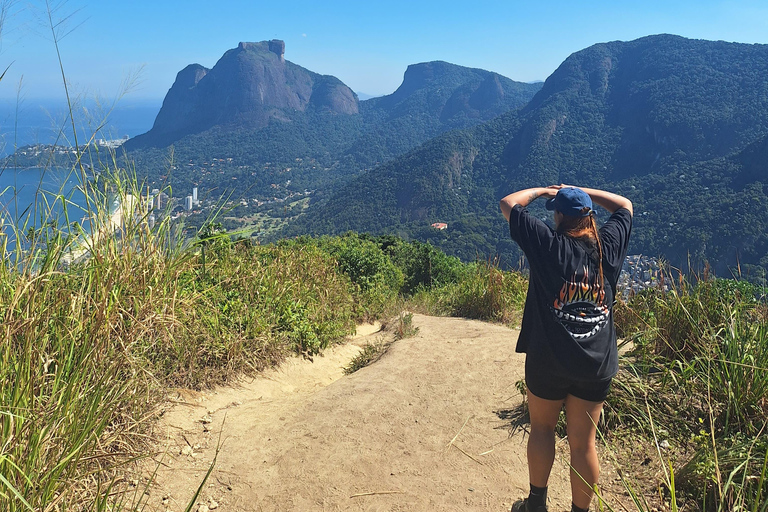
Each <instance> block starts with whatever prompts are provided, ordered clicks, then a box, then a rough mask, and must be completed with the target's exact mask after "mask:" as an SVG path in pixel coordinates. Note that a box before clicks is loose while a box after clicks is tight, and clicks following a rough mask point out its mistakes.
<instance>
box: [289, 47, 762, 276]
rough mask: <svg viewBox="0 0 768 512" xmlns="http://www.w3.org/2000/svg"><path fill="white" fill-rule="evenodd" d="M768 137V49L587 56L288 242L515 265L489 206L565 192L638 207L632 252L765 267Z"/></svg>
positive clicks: (354, 189)
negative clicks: (553, 190) (511, 196)
mask: <svg viewBox="0 0 768 512" xmlns="http://www.w3.org/2000/svg"><path fill="white" fill-rule="evenodd" d="M767 134H768V46H767V45H746V44H736V43H725V42H712V41H701V40H690V39H685V38H682V37H678V36H672V35H658V36H649V37H645V38H642V39H638V40H635V41H630V42H611V43H604V44H597V45H594V46H592V47H589V48H587V49H585V50H582V51H580V52H577V53H575V54H573V55H571V56H570V57H569V58H568V59H566V60H565V61H564V62H563V64H562V65H561V66H560V67H559V68H558V69H557V70H556V71H555V72H554V73H553V74H552V75H551V76H550V77H549V78H548V79H547V81H546V82H545V84H544V86H543V87H542V89H541V90H540V91H539V92H538V93H537V94H536V96H535V97H534V98H533V99H532V100H531V101H530V103H528V104H527V105H526V106H525V107H524V108H522V109H520V110H518V111H512V112H509V113H507V114H505V115H503V116H501V117H499V118H497V119H495V120H493V121H491V122H489V123H487V124H484V125H481V126H478V127H475V128H471V129H468V130H464V131H460V132H453V133H450V134H446V135H444V136H441V137H439V138H437V139H435V140H432V141H430V142H428V143H426V144H424V145H423V146H422V147H420V148H418V149H417V150H415V151H413V152H411V153H409V154H408V155H405V156H403V157H401V158H399V159H397V160H395V161H393V162H391V163H389V164H387V165H384V166H381V167H380V168H377V169H374V170H373V171H371V172H368V173H367V174H365V175H363V176H360V177H358V178H357V179H356V180H354V181H353V182H352V183H350V184H349V185H348V186H346V187H345V188H344V189H342V190H340V191H339V192H338V193H337V194H336V195H335V196H334V197H333V198H331V199H330V200H328V201H327V202H324V203H321V202H318V203H317V204H315V205H313V207H312V209H311V210H310V212H309V213H308V215H306V216H305V217H304V218H303V219H300V222H299V223H298V224H296V225H295V226H293V228H292V229H293V231H291V233H300V232H313V233H326V232H340V231H344V230H347V229H354V230H359V231H372V232H376V233H379V232H397V233H400V234H403V235H406V236H413V237H418V238H421V239H427V240H432V241H433V242H435V243H436V244H438V245H440V246H441V247H443V248H444V249H446V250H448V251H449V252H452V253H454V254H457V255H460V256H462V257H464V258H470V259H471V258H474V257H475V256H476V255H477V254H479V255H484V256H488V255H492V254H496V253H500V254H501V255H502V256H503V257H504V258H505V259H506V261H507V262H508V263H514V262H515V261H516V258H517V253H516V252H515V250H514V248H513V247H512V244H510V242H509V241H508V235H507V230H506V226H505V224H504V221H503V218H502V217H501V215H500V214H499V213H498V206H497V202H498V199H499V198H500V197H502V196H503V195H505V194H506V193H509V192H511V191H513V190H517V189H520V188H524V187H528V186H535V185H547V184H552V183H571V184H579V185H583V186H592V187H608V188H610V189H611V190H615V191H617V192H619V193H622V194H625V195H627V196H628V197H630V198H631V199H632V200H633V201H634V202H635V211H636V216H635V229H634V235H633V239H632V245H631V248H630V251H631V252H634V253H646V254H651V255H664V256H666V257H667V258H668V259H669V260H670V261H671V262H672V263H673V264H675V265H686V264H687V261H688V260H689V259H692V260H693V261H696V262H699V261H702V260H703V259H704V258H706V259H708V260H709V261H710V262H712V263H714V264H716V266H717V267H718V269H719V270H720V271H721V272H723V271H725V269H726V266H727V265H733V264H735V263H737V261H738V262H740V263H741V264H742V267H743V268H745V264H746V268H749V267H748V265H761V266H763V267H768V257H767V256H766V253H768V235H766V226H768V198H767V197H766V191H768V188H766V185H768V183H767V182H768V164H766V161H767V160H766V157H768V154H767V153H768V149H767V148H768V142H767V139H766V135H767ZM539 208H540V207H538V206H534V207H533V209H534V211H536V212H537V213H539V214H540V215H541V216H542V217H544V216H545V213H544V211H543V209H539ZM433 222H447V223H448V224H449V228H448V230H445V231H440V232H438V231H435V230H433V229H432V228H430V227H429V226H430V224H432V223H433Z"/></svg>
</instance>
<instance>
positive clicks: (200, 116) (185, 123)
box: [129, 40, 358, 148]
mask: <svg viewBox="0 0 768 512" xmlns="http://www.w3.org/2000/svg"><path fill="white" fill-rule="evenodd" d="M284 52H285V43H284V42H283V41H279V40H272V41H262V42H258V43H240V44H239V45H238V46H237V48H234V49H232V50H229V51H227V52H226V53H225V54H224V55H223V56H222V57H221V59H219V61H218V62H217V63H216V65H215V66H214V67H213V68H212V69H207V68H205V67H203V66H200V65H199V64H192V65H190V66H187V67H186V68H184V69H183V70H182V71H180V72H179V74H178V75H177V76H176V81H175V82H174V84H173V86H172V87H171V89H170V90H169V91H168V94H167V95H166V97H165V100H164V101H163V106H162V108H161V110H160V112H159V113H158V115H157V118H156V120H155V124H154V125H153V127H152V129H151V130H150V131H149V132H147V133H146V134H144V135H141V136H139V137H136V138H135V139H134V140H133V141H131V144H130V145H129V146H133V147H134V148H137V147H143V146H163V145H167V144H170V143H172V142H173V141H175V140H177V139H179V138H181V137H183V136H185V135H189V134H193V133H199V132H202V131H205V130H207V129H209V128H211V127H213V126H222V127H225V128H226V127H235V128H239V127H243V126H248V127H259V126H266V125H267V124H268V123H269V121H270V119H281V120H288V119H290V116H291V114H292V113H294V112H305V111H308V110H317V111H322V112H328V113H333V114H342V115H350V114H356V113H357V112H358V100H357V95H355V93H354V92H352V90H351V89H350V88H349V87H347V86H346V85H344V84H343V83H342V82H341V81H340V80H338V79H337V78H335V77H332V76H323V75H318V74H317V73H313V72H311V71H309V70H307V69H304V68H302V67H301V66H297V65H296V64H293V63H291V62H289V61H286V60H285V58H284Z"/></svg>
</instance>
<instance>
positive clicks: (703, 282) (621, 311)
mask: <svg viewBox="0 0 768 512" xmlns="http://www.w3.org/2000/svg"><path fill="white" fill-rule="evenodd" d="M667 281H669V276H667ZM674 282H675V284H676V285H675V286H674V287H673V288H672V289H671V290H670V291H668V292H662V291H660V290H657V289H653V290H646V291H644V292H642V293H640V294H638V295H636V296H635V297H632V298H631V299H630V300H629V301H628V302H627V303H620V304H618V305H617V308H616V310H615V311H616V322H617V328H618V329H619V331H620V332H621V333H622V334H623V335H624V336H626V337H627V338H628V339H629V340H631V341H632V342H633V344H634V349H633V351H632V352H630V353H629V355H628V356H627V358H626V359H625V364H624V370H623V372H622V374H620V376H619V378H618V379H617V386H616V388H615V390H614V393H613V394H612V397H611V398H610V400H609V407H608V412H609V414H608V417H609V418H612V420H613V421H614V423H622V422H630V423H632V424H634V426H637V427H640V428H641V430H644V431H646V432H648V431H650V423H651V421H655V422H656V423H657V425H660V426H661V427H660V428H664V429H665V430H666V431H667V432H668V433H669V435H670V436H671V437H673V438H675V440H676V442H677V443H678V444H681V445H684V446H687V447H688V448H689V450H691V451H692V452H693V456H691V457H687V458H685V459H683V460H681V461H680V463H679V467H678V468H677V470H676V474H677V480H676V482H677V486H678V488H679V489H678V490H681V491H684V492H686V493H688V496H689V497H692V499H694V500H695V501H696V502H697V503H698V506H699V507H700V509H701V510H707V511H732V510H751V511H758V510H759V511H765V510H768V499H767V498H768V478H767V477H766V476H767V475H766V469H768V452H767V451H766V449H767V448H768V443H766V441H765V440H766V428H767V427H768V307H767V306H766V304H765V302H764V297H765V295H764V290H760V289H759V288H757V287H755V286H753V285H750V284H747V283H743V282H738V281H734V280H722V279H714V278H710V277H708V276H702V277H701V278H697V277H696V276H694V277H693V278H692V279H687V278H684V277H683V276H682V275H678V276H677V278H676V279H675V280H674ZM622 377H623V378H622Z"/></svg>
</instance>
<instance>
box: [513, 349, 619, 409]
mask: <svg viewBox="0 0 768 512" xmlns="http://www.w3.org/2000/svg"><path fill="white" fill-rule="evenodd" d="M529 361H530V358H526V359H525V385H526V386H527V387H528V391H530V392H531V393H533V394H534V395H536V396H537V397H539V398H543V399H545V400H564V399H565V397H567V396H568V395H573V396H575V397H576V398H581V399H582V400H587V401H588V402H603V401H605V398H606V397H607V396H608V390H609V389H610V388H611V380H612V379H608V380H604V381H598V382H576V381H573V380H570V379H568V378H563V377H557V376H554V375H552V374H551V373H549V371H548V370H547V368H541V367H539V368H537V367H535V366H534V365H533V364H530V363H529Z"/></svg>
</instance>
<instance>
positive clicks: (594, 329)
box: [552, 267, 609, 340]
mask: <svg viewBox="0 0 768 512" xmlns="http://www.w3.org/2000/svg"><path fill="white" fill-rule="evenodd" d="M581 273H582V274H583V277H582V278H579V277H578V275H577V274H578V273H576V272H574V274H573V275H572V276H571V277H570V279H569V280H568V281H566V282H565V283H564V284H563V287H562V288H560V293H559V294H558V296H557V297H556V298H555V301H554V304H553V306H552V312H553V313H554V314H555V317H556V318H557V321H558V322H559V323H560V325H562V326H563V327H565V329H566V330H567V331H568V332H569V333H570V334H571V336H573V338H574V339H576V340H583V339H586V338H589V337H590V336H594V335H595V334H597V333H598V332H599V331H600V329H602V328H603V327H604V326H605V325H606V323H607V322H608V314H609V310H608V307H607V306H606V305H605V290H603V289H602V288H601V287H600V283H598V282H597V280H596V279H595V280H591V279H590V275H589V269H588V268H587V267H584V269H583V271H582V272H581Z"/></svg>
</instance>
